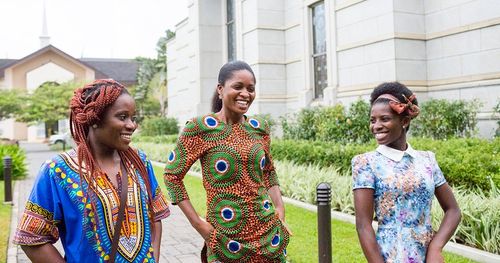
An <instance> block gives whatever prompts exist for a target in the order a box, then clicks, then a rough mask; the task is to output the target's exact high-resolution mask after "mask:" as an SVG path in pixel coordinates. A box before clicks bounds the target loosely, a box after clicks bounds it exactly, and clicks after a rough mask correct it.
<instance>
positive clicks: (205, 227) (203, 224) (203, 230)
mask: <svg viewBox="0 0 500 263" xmlns="http://www.w3.org/2000/svg"><path fill="white" fill-rule="evenodd" d="M195 228H196V231H198V233H200V235H201V237H203V239H205V241H208V240H209V239H210V233H212V231H214V227H213V226H212V225H211V224H210V223H208V222H207V221H205V220H203V219H201V218H200V221H199V223H198V224H197V226H196V227H195Z"/></svg>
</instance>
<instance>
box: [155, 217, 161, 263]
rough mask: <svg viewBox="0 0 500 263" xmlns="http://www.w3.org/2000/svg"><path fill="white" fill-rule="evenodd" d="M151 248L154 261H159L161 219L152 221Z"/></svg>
mask: <svg viewBox="0 0 500 263" xmlns="http://www.w3.org/2000/svg"><path fill="white" fill-rule="evenodd" d="M154 225H155V226H154V229H155V231H154V233H153V249H154V256H155V262H160V242H161V221H156V222H154Z"/></svg>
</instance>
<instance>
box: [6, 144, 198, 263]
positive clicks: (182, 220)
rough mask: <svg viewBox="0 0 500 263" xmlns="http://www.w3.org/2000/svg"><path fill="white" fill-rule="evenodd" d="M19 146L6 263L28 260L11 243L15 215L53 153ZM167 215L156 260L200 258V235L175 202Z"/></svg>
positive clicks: (33, 146) (191, 261)
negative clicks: (20, 167) (21, 172)
mask: <svg viewBox="0 0 500 263" xmlns="http://www.w3.org/2000/svg"><path fill="white" fill-rule="evenodd" d="M20 145H21V147H22V148H23V149H24V150H25V151H26V157H27V158H26V159H27V165H28V177H27V178H26V179H25V180H22V181H17V182H16V183H15V186H14V192H13V195H14V196H13V200H14V205H13V209H12V218H11V229H10V239H9V248H8V255H7V263H16V262H17V263H19V262H30V261H29V259H28V258H27V257H26V255H25V254H24V252H23V251H22V249H21V248H20V247H19V246H16V245H13V244H12V238H13V235H14V233H15V229H16V225H17V222H18V221H19V216H20V215H21V214H22V212H23V210H24V205H25V203H26V200H27V199H28V197H29V194H30V192H31V188H32V187H33V182H34V180H35V177H36V175H37V173H38V169H39V168H40V165H41V164H42V163H43V162H44V161H45V160H47V159H49V158H50V157H51V156H53V155H55V154H57V153H56V152H53V151H50V149H49V147H48V146H47V145H46V144H41V143H23V142H21V144H20ZM170 210H171V215H170V216H169V217H168V218H167V219H165V220H163V221H162V222H163V231H162V232H163V235H162V242H161V250H160V254H161V255H160V262H168V263H179V262H182V263H195V262H196V263H198V262H200V259H199V258H200V257H199V254H200V251H201V247H202V246H203V239H202V238H201V237H200V235H198V233H197V232H196V231H195V230H194V229H193V228H192V227H191V225H190V224H189V222H188V220H187V219H186V217H185V216H184V215H183V214H182V211H181V210H180V209H179V208H178V207H177V206H170ZM56 247H57V248H58V249H59V251H61V252H62V251H63V250H62V246H61V242H57V243H56Z"/></svg>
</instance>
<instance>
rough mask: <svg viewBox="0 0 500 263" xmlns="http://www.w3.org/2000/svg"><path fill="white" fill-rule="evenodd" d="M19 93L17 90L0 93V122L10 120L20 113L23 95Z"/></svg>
mask: <svg viewBox="0 0 500 263" xmlns="http://www.w3.org/2000/svg"><path fill="white" fill-rule="evenodd" d="M19 92H20V91H19V90H17V91H14V90H1V91H0V120H3V119H8V118H11V117H13V116H14V115H16V114H17V113H19V112H20V110H21V105H22V102H23V101H24V99H25V95H24V94H19Z"/></svg>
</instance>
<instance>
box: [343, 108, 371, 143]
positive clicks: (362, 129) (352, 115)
mask: <svg viewBox="0 0 500 263" xmlns="http://www.w3.org/2000/svg"><path fill="white" fill-rule="evenodd" d="M346 122H347V127H348V128H347V133H346V134H347V137H348V138H350V140H349V142H354V143H366V142H369V141H370V140H371V139H372V138H373V135H372V133H371V132H370V128H369V125H370V104H369V103H368V102H366V101H364V100H357V101H355V102H353V103H352V104H351V106H350V107H349V112H348V113H347V121H346Z"/></svg>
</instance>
